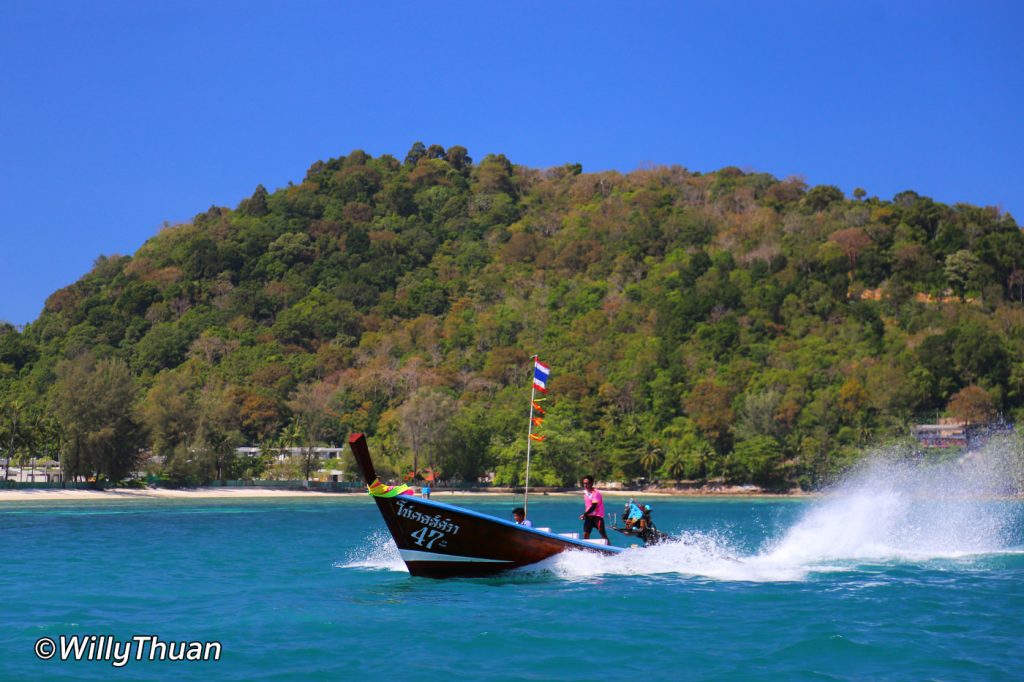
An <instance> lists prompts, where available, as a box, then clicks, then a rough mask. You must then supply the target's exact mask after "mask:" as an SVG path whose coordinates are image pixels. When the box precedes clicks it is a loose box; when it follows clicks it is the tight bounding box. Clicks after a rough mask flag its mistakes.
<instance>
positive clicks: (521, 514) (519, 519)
mask: <svg viewBox="0 0 1024 682" xmlns="http://www.w3.org/2000/svg"><path fill="white" fill-rule="evenodd" d="M512 520H513V521H515V522H516V524H517V525H520V526H524V527H526V528H533V522H532V521H530V520H529V519H528V518H526V510H525V509H523V508H522V507H516V508H515V509H513V510H512Z"/></svg>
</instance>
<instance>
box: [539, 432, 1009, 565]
mask: <svg viewBox="0 0 1024 682" xmlns="http://www.w3.org/2000/svg"><path fill="white" fill-rule="evenodd" d="M1019 457H1020V454H1019V452H1017V451H1016V450H1015V447H1014V445H1013V443H1012V441H1009V440H1003V441H1000V442H993V443H992V444H991V445H990V446H988V447H987V448H985V449H983V450H981V451H979V452H975V453H970V454H968V455H966V456H964V457H961V458H959V459H955V460H950V461H945V462H941V463H936V462H934V461H932V460H931V459H930V458H928V457H921V456H914V455H912V453H909V452H901V451H896V450H888V451H877V452H875V453H873V454H872V455H871V456H869V457H867V458H866V459H865V460H864V461H863V462H862V464H861V465H860V466H858V467H856V468H855V469H854V470H852V471H850V472H849V473H848V474H847V475H846V476H845V477H844V478H843V479H842V480H841V481H840V482H839V483H838V484H837V485H835V486H833V487H832V488H831V489H829V490H828V491H826V492H825V493H824V494H823V495H822V497H821V498H819V499H817V500H815V501H813V502H811V503H810V506H809V508H808V509H807V511H806V512H805V513H804V514H803V515H802V516H801V517H800V518H799V520H798V521H797V522H796V523H795V524H793V525H792V526H790V527H789V528H788V529H786V530H784V531H782V532H781V533H780V534H778V535H777V536H775V537H771V538H767V539H766V540H765V541H764V543H763V544H762V545H761V547H760V548H759V549H758V550H757V551H755V552H753V553H749V552H748V553H745V554H744V553H742V552H740V551H737V550H736V549H735V548H734V547H733V546H731V544H730V542H729V541H728V540H727V539H725V538H723V537H722V536H720V535H717V534H704V533H699V532H694V533H688V534H684V535H683V536H682V537H680V538H679V539H678V541H677V542H671V543H668V544H665V545H659V546H655V547H649V548H642V549H636V550H629V551H627V552H624V553H622V554H620V555H617V556H614V557H605V556H599V555H595V554H591V553H587V552H570V553H567V554H564V555H560V556H557V557H554V558H553V559H551V560H549V561H548V562H545V563H544V564H542V565H540V566H539V567H538V568H540V569H541V570H549V571H552V572H554V573H556V574H557V575H560V576H562V577H565V578H568V579H573V578H588V577H593V576H598V575H648V574H649V575H665V574H676V575H684V576H695V577H703V578H709V579H713V580H726V581H751V582H774V581H797V580H805V579H807V578H808V576H809V575H811V574H814V573H823V572H834V571H843V570H855V569H856V568H857V567H858V566H864V565H867V564H878V563H908V562H911V563H922V562H931V561H935V560H969V559H970V558H971V557H977V556H980V555H991V554H1006V553H1019V552H1021V551H1022V549H1021V546H1020V543H1021V540H1020V531H1021V522H1020V521H1021V520H1020V511H1021V505H1020V503H1019V502H1014V501H1009V500H1005V499H1000V498H1001V497H1003V496H1006V494H1007V493H1008V492H1011V491H1012V489H1013V479H1014V472H1015V471H1017V468H1016V467H1017V466H1018V465H1017V464H1015V462H1019Z"/></svg>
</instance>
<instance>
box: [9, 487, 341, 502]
mask: <svg viewBox="0 0 1024 682" xmlns="http://www.w3.org/2000/svg"><path fill="white" fill-rule="evenodd" d="M336 494H337V493H331V492H321V491H312V490H274V489H270V488H176V489H170V488H138V489H137V488H112V489H110V490H60V489H53V488H47V489H43V490H31V489H30V490H0V502H48V501H56V500H130V499H147V498H149V499H164V498H179V499H200V498H246V497H279V498H285V497H329V496H331V495H336Z"/></svg>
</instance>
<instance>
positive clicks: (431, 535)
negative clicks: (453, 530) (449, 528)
mask: <svg viewBox="0 0 1024 682" xmlns="http://www.w3.org/2000/svg"><path fill="white" fill-rule="evenodd" d="M412 536H413V537H414V538H415V539H416V544H417V545H419V546H420V547H426V548H427V549H430V548H431V547H433V546H434V543H435V542H437V541H438V540H440V539H441V538H443V537H444V533H442V532H441V531H439V530H434V529H433V528H427V527H426V526H423V528H420V529H419V530H418V531H416V532H415V533H413V534H412ZM442 544H443V543H442Z"/></svg>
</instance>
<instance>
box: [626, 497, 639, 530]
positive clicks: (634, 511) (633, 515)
mask: <svg viewBox="0 0 1024 682" xmlns="http://www.w3.org/2000/svg"><path fill="white" fill-rule="evenodd" d="M643 517H644V511H643V509H641V508H640V505H639V504H637V503H636V500H634V499H633V498H630V499H629V502H627V503H626V508H625V509H623V510H622V519H623V521H625V523H626V530H633V527H634V526H635V525H637V523H639V522H640V520H641V519H643Z"/></svg>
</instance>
